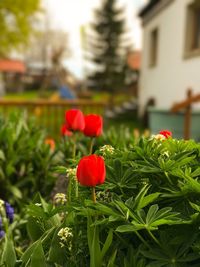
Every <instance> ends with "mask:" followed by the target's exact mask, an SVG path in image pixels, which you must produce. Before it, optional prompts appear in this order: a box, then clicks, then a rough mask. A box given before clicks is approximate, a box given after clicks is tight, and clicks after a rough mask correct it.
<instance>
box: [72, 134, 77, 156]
mask: <svg viewBox="0 0 200 267" xmlns="http://www.w3.org/2000/svg"><path fill="white" fill-rule="evenodd" d="M72 137H73V150H72V158H73V159H75V157H76V133H74V134H73V136H72Z"/></svg>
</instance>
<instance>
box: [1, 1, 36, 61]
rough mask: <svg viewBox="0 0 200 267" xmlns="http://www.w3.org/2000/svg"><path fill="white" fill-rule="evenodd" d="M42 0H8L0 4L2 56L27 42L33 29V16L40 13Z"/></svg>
mask: <svg viewBox="0 0 200 267" xmlns="http://www.w3.org/2000/svg"><path fill="white" fill-rule="evenodd" d="M39 8H40V0H26V1H23V0H6V1H1V2H0V25H1V27H0V28H1V34H0V43H1V47H0V55H1V56H6V55H7V54H8V53H9V52H10V51H11V50H12V49H13V48H16V47H18V46H19V45H21V44H24V43H26V42H27V39H28V37H29V35H30V32H31V29H32V28H33V16H34V15H35V13H36V12H38V11H39Z"/></svg>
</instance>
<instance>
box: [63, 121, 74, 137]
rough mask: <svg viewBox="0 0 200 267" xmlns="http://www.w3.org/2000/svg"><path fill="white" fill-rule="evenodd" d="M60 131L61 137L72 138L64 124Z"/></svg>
mask: <svg viewBox="0 0 200 267" xmlns="http://www.w3.org/2000/svg"><path fill="white" fill-rule="evenodd" d="M60 131H61V134H62V135H63V136H72V134H73V133H72V132H71V131H69V129H68V128H67V125H66V124H63V125H62V126H61V128H60Z"/></svg>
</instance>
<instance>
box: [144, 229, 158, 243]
mask: <svg viewBox="0 0 200 267" xmlns="http://www.w3.org/2000/svg"><path fill="white" fill-rule="evenodd" d="M147 232H148V234H149V235H150V237H151V238H152V239H153V240H154V242H155V243H156V244H158V245H159V246H161V245H160V242H159V241H158V239H157V238H156V237H155V236H154V235H153V234H152V232H151V231H150V230H148V229H147Z"/></svg>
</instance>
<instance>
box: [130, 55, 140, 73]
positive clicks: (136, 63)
mask: <svg viewBox="0 0 200 267" xmlns="http://www.w3.org/2000/svg"><path fill="white" fill-rule="evenodd" d="M127 61H128V65H129V67H130V68H132V69H133V70H140V67H141V52H140V51H133V52H130V53H129V54H128V59H127Z"/></svg>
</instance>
